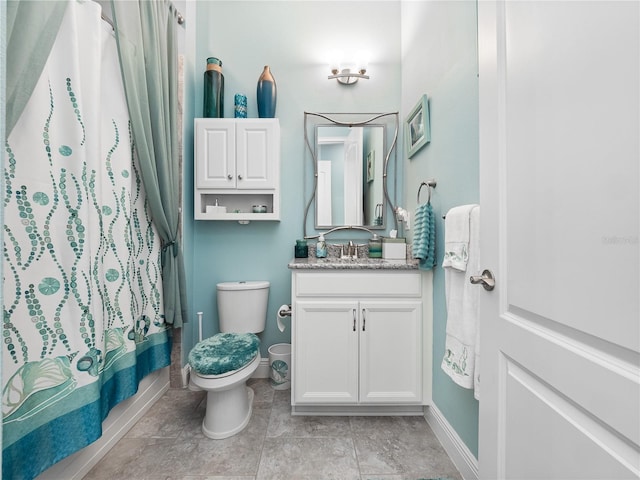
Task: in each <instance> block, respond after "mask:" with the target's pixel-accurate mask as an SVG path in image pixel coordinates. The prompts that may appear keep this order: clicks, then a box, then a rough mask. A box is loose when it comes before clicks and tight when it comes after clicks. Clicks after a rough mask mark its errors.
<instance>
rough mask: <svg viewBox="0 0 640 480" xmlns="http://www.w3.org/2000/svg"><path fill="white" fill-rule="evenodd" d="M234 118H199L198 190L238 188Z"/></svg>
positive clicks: (197, 150)
mask: <svg viewBox="0 0 640 480" xmlns="http://www.w3.org/2000/svg"><path fill="white" fill-rule="evenodd" d="M235 125H236V124H235V121H234V120H233V119H218V118H216V119H200V118H198V119H196V127H195V128H196V132H195V137H196V155H195V158H196V172H195V175H196V188H207V189H211V188H216V189H231V188H236V128H235Z"/></svg>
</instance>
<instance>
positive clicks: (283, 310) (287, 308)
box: [278, 305, 291, 317]
mask: <svg viewBox="0 0 640 480" xmlns="http://www.w3.org/2000/svg"><path fill="white" fill-rule="evenodd" d="M278 316H279V317H290V316H291V305H282V306H281V307H280V309H279V310H278Z"/></svg>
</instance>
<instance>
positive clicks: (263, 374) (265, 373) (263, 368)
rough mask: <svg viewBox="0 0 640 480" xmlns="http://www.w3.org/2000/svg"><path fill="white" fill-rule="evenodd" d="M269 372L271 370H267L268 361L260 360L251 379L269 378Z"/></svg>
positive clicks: (265, 359)
mask: <svg viewBox="0 0 640 480" xmlns="http://www.w3.org/2000/svg"><path fill="white" fill-rule="evenodd" d="M270 371H271V369H270V368H269V359H268V358H262V359H260V364H259V365H258V368H256V371H255V372H253V375H251V378H269V372H270Z"/></svg>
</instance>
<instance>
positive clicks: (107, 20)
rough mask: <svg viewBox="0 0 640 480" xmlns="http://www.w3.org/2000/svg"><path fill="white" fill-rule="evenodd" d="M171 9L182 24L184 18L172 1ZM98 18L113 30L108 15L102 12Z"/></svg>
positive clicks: (179, 23)
mask: <svg viewBox="0 0 640 480" xmlns="http://www.w3.org/2000/svg"><path fill="white" fill-rule="evenodd" d="M170 5H171V7H170V8H172V9H174V10H175V11H176V18H177V20H178V25H184V22H185V19H184V17H183V16H182V14H181V13H180V11H179V10H178V9H177V8H176V7H175V6H174V5H173V3H171V4H170ZM100 18H102V20H104V21H105V22H107V23H108V24H109V25H110V26H111V28H112V29H113V30H115V27H114V26H113V22H112V21H111V19H110V18H109V17H107V16H106V15H105V14H104V13H100Z"/></svg>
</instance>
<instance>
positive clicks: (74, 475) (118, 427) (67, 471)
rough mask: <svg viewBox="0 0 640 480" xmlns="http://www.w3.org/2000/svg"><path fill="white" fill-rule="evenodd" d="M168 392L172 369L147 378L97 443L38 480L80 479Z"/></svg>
mask: <svg viewBox="0 0 640 480" xmlns="http://www.w3.org/2000/svg"><path fill="white" fill-rule="evenodd" d="M168 389H169V367H165V368H163V369H160V370H157V371H155V372H153V373H151V374H149V375H147V376H146V377H145V378H143V379H142V381H141V382H140V385H139V386H138V393H136V394H135V395H134V396H133V397H131V398H128V399H127V400H124V401H123V402H120V403H119V404H118V405H116V406H115V407H113V409H112V410H111V412H110V413H109V415H108V416H107V418H106V419H105V420H104V422H103V423H102V436H101V437H100V438H99V439H98V440H96V441H95V442H93V443H92V444H91V445H87V446H86V447H85V448H83V449H82V450H80V451H78V452H76V453H74V454H73V455H71V456H69V457H67V458H65V459H64V460H61V461H60V462H58V463H56V464H55V465H53V466H52V467H51V468H49V469H48V470H45V471H44V472H42V473H41V474H40V475H39V476H38V477H37V478H36V480H81V479H82V478H83V477H84V476H85V475H86V474H87V473H89V471H90V470H91V469H92V468H93V467H95V466H96V464H97V463H98V462H99V461H100V460H102V458H103V457H104V456H105V455H106V454H107V452H108V451H109V450H111V448H113V446H114V445H115V444H116V443H117V442H118V440H120V439H121V438H122V437H124V436H125V434H126V433H127V432H128V431H129V430H130V429H131V427H133V426H134V425H135V424H136V422H137V421H138V420H140V418H141V417H142V416H143V415H144V414H145V413H147V411H149V409H150V408H151V407H152V406H153V404H154V403H156V402H157V401H158V399H159V398H160V397H161V396H162V395H163V394H164V393H165V392H166V391H167V390H168Z"/></svg>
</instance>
